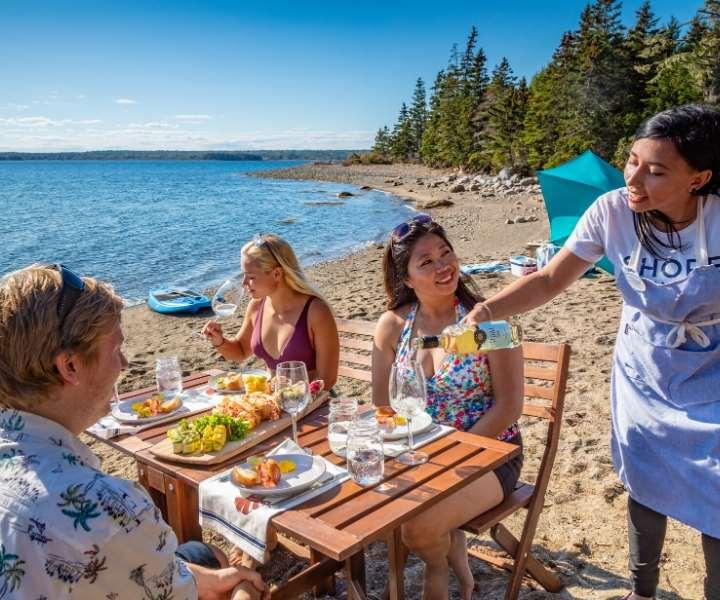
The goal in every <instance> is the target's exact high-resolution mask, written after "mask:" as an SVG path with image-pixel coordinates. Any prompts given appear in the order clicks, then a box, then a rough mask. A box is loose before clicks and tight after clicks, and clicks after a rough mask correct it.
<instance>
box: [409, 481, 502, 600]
mask: <svg viewBox="0 0 720 600" xmlns="http://www.w3.org/2000/svg"><path fill="white" fill-rule="evenodd" d="M502 497H503V492H502V487H501V486H500V482H499V481H498V478H497V477H496V475H495V474H494V473H488V474H487V475H484V476H483V477H481V478H480V479H478V480H476V481H474V482H472V483H471V484H470V485H468V486H467V487H466V488H465V489H463V490H462V491H460V492H457V493H455V494H453V495H452V496H449V497H448V498H445V499H444V500H441V501H440V502H438V503H437V504H436V505H435V506H433V508H432V509H431V510H429V511H425V512H424V513H421V514H420V515H418V516H417V517H415V518H414V519H412V520H410V521H409V522H408V523H406V524H405V525H404V526H403V528H402V537H403V543H404V544H405V545H406V546H407V547H408V548H409V549H410V550H411V551H413V552H415V553H416V554H417V555H418V556H419V557H420V558H421V559H422V560H423V561H425V565H426V570H425V585H426V589H425V591H424V593H423V598H424V599H425V600H444V599H445V598H447V593H448V592H447V586H448V577H449V568H450V565H449V562H448V561H449V560H452V561H454V562H453V570H455V567H457V571H456V573H457V575H458V578H459V579H460V582H461V589H462V593H463V594H465V593H466V589H467V587H469V585H468V584H469V582H471V581H472V574H471V573H470V574H469V575H468V573H469V570H470V569H469V565H467V557H466V556H462V554H461V550H462V549H463V546H460V545H459V542H460V538H459V537H458V538H457V542H456V544H458V547H457V548H455V549H453V550H454V551H453V554H452V557H449V554H450V552H451V546H452V540H451V533H450V532H452V531H453V530H456V529H457V528H458V527H460V526H461V525H463V524H464V523H467V522H468V521H469V520H470V519H472V518H473V517H475V516H477V515H478V514H481V513H483V512H485V511H487V510H490V509H491V508H492V507H494V506H497V505H498V504H500V502H501V501H502ZM461 559H462V560H464V561H465V566H463V563H462V560H461ZM466 569H467V570H466ZM471 592H472V588H470V593H471ZM467 597H469V596H467ZM465 598H466V596H465V595H463V599H465Z"/></svg>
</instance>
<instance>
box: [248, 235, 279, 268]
mask: <svg viewBox="0 0 720 600" xmlns="http://www.w3.org/2000/svg"><path fill="white" fill-rule="evenodd" d="M252 242H253V245H254V246H255V247H256V248H262V247H265V248H267V250H268V252H269V253H270V256H272V257H273V258H274V259H275V262H276V263H277V264H281V263H280V261H279V260H278V257H277V256H276V255H275V252H274V251H273V249H272V246H271V245H270V242H268V241H267V240H266V239H265V237H264V236H262V235H259V234H258V235H256V236H255V237H253V240H252Z"/></svg>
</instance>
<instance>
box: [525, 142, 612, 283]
mask: <svg viewBox="0 0 720 600" xmlns="http://www.w3.org/2000/svg"><path fill="white" fill-rule="evenodd" d="M537 176H538V179H539V181H540V188H541V189H542V194H543V198H544V199H545V208H546V209H547V214H548V219H549V220H550V241H551V242H552V243H553V244H557V245H558V246H562V245H563V244H564V243H565V240H567V238H568V237H569V236H570V234H571V233H572V231H573V229H574V228H575V225H576V224H577V222H578V221H579V220H580V217H581V216H582V214H583V213H584V212H585V211H586V210H587V209H588V207H589V206H590V205H591V204H592V203H593V201H594V200H595V199H596V198H597V197H598V196H600V195H602V194H604V193H605V192H609V191H610V190H614V189H617V188H619V187H623V186H624V185H625V180H624V178H623V174H622V173H621V172H620V171H618V170H617V169H616V168H615V167H613V166H612V165H611V164H608V163H606V162H605V161H604V160H603V159H602V158H600V157H599V156H598V155H597V154H595V153H594V152H593V151H592V150H586V151H585V152H583V153H582V154H581V155H580V156H577V157H575V158H573V159H572V160H569V161H568V162H566V163H563V164H561V165H558V166H557V167H553V168H552V169H546V170H544V171H538V174H537ZM597 266H598V267H599V268H601V269H602V270H603V271H607V272H608V273H612V272H613V266H612V263H611V262H610V261H609V260H608V259H607V257H605V256H603V257H602V258H601V259H600V260H599V261H598V262H597Z"/></svg>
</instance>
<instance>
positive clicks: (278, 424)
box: [150, 392, 329, 465]
mask: <svg viewBox="0 0 720 600" xmlns="http://www.w3.org/2000/svg"><path fill="white" fill-rule="evenodd" d="M328 398H329V394H328V393H327V392H321V393H320V394H318V396H317V398H315V399H314V400H312V401H311V402H310V404H308V406H307V408H305V410H304V411H302V412H301V413H300V414H299V415H298V420H300V419H302V418H303V417H304V416H305V415H307V414H309V413H311V412H312V411H314V410H315V409H317V408H319V407H320V406H322V405H323V404H324V403H325V402H326V400H327V399H328ZM289 427H292V417H291V416H290V415H289V414H288V413H286V412H283V413H282V416H281V417H280V418H279V419H277V420H275V421H263V422H262V423H260V425H258V426H257V427H256V428H255V429H252V430H250V431H249V432H248V433H247V435H246V436H245V437H244V438H243V439H241V440H237V441H235V442H228V443H227V444H225V446H223V449H222V450H218V451H217V452H208V453H206V454H175V452H173V445H172V442H171V441H170V440H169V439H168V438H165V439H164V440H163V441H162V442H159V443H157V444H155V445H154V446H152V447H151V448H150V453H151V454H153V455H154V456H156V457H157V458H161V459H163V460H168V461H172V462H177V463H185V464H191V465H216V464H219V463H222V462H225V461H226V460H228V459H230V458H232V457H233V456H237V455H238V454H242V453H243V452H245V451H246V450H249V449H250V448H252V447H253V446H255V445H257V444H259V443H260V442H264V441H265V440H266V439H268V438H270V437H272V436H274V435H276V434H278V433H280V432H281V431H283V430H284V429H287V428H289Z"/></svg>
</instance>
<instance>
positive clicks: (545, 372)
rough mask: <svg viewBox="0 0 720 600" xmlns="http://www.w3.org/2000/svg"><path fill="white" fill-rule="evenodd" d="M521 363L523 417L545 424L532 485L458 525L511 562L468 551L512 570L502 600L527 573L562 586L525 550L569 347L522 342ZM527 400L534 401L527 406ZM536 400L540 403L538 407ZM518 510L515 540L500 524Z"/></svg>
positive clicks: (540, 499)
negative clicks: (484, 536)
mask: <svg viewBox="0 0 720 600" xmlns="http://www.w3.org/2000/svg"><path fill="white" fill-rule="evenodd" d="M523 358H524V361H525V368H524V374H525V379H526V381H525V399H526V402H525V403H524V405H523V415H525V416H527V417H535V418H540V419H545V420H546V421H547V437H546V443H545V451H544V453H543V457H542V461H541V462H540V468H539V471H538V474H537V478H536V480H535V484H534V485H533V484H529V483H523V482H518V484H517V486H516V488H515V491H514V492H513V493H512V494H511V495H510V496H509V497H508V498H507V499H506V500H504V501H503V502H502V503H501V504H499V505H498V506H496V507H495V508H493V509H491V510H489V511H488V512H486V513H483V514H482V515H480V516H478V517H476V518H474V519H473V520H472V521H470V522H468V523H466V524H465V525H464V526H463V529H464V530H465V531H468V532H470V533H475V534H479V533H482V532H485V531H487V530H488V529H489V530H490V535H491V536H492V538H493V539H494V540H495V542H497V544H498V545H499V546H500V547H501V548H503V550H505V552H507V553H508V554H509V555H510V556H511V557H512V560H507V559H502V558H498V557H496V556H493V555H490V554H486V553H484V552H482V551H480V550H477V549H475V548H470V549H469V550H468V552H469V553H470V554H472V555H473V556H475V557H477V558H480V559H482V560H485V561H486V562H489V563H491V564H494V565H496V566H500V567H503V568H505V569H508V570H510V571H511V575H510V581H509V583H508V587H507V591H506V592H505V600H515V598H517V597H518V594H519V593H520V586H521V585H522V579H523V576H524V575H525V573H526V572H527V573H528V574H530V575H531V576H532V577H533V578H534V579H535V580H536V581H537V582H538V583H539V584H540V585H542V586H543V587H544V588H545V589H546V590H547V591H549V592H558V591H560V590H561V589H562V587H563V584H562V583H561V582H560V581H559V580H558V579H557V577H556V576H555V575H554V574H553V573H551V572H550V571H548V570H547V568H546V567H545V566H544V565H543V564H542V563H540V562H539V561H538V560H537V559H536V558H534V557H533V556H532V555H531V554H530V546H531V545H532V541H533V537H534V536H535V530H536V528H537V523H538V520H539V518H540V512H541V511H542V508H543V504H544V502H545V492H546V490H547V486H548V481H549V480H550V473H551V471H552V466H553V463H554V462H555V454H556V453H557V447H558V441H559V438H560V424H561V423H562V413H563V405H564V400H565V383H566V381H567V377H568V362H569V359H570V346H569V345H568V344H539V343H534V342H525V343H523ZM528 380H529V381H528ZM537 382H540V383H537ZM529 399H536V400H535V402H528V400H529ZM537 399H541V400H542V401H544V402H537ZM548 401H549V402H548ZM520 509H525V510H527V515H526V517H525V524H524V525H523V530H522V534H521V536H520V539H519V540H518V539H517V538H515V536H513V534H512V533H510V531H509V530H508V529H507V528H506V527H505V526H504V525H503V524H502V520H503V519H506V518H507V517H509V516H510V515H512V514H513V513H515V512H517V511H518V510H520Z"/></svg>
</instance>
